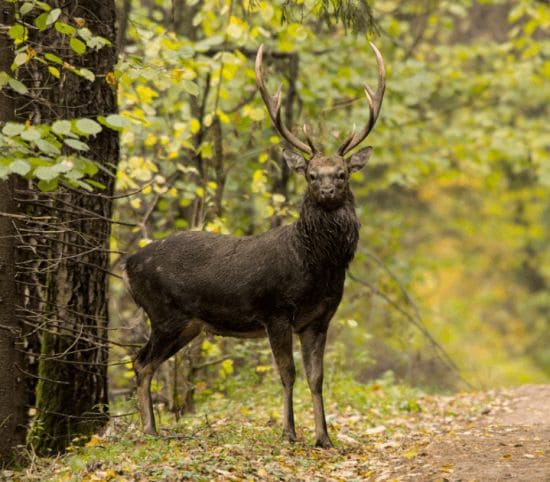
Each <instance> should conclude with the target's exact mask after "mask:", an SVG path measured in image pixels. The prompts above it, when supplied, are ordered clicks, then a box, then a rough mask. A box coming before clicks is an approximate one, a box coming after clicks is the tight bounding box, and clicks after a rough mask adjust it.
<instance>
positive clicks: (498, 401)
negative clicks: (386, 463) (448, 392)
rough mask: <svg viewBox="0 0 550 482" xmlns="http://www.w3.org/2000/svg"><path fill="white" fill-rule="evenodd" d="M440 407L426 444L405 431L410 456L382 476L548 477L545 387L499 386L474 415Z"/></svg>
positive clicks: (549, 410)
mask: <svg viewBox="0 0 550 482" xmlns="http://www.w3.org/2000/svg"><path fill="white" fill-rule="evenodd" d="M453 403H454V402H453ZM445 410H446V411H447V412H446V413H447V415H446V414H445V413H442V417H443V418H442V422H443V423H442V424H441V425H442V426H441V428H440V429H439V430H435V431H430V433H429V438H430V440H429V441H427V443H426V440H425V439H423V436H422V430H420V432H419V433H417V434H416V435H415V434H411V439H412V440H408V441H407V444H409V445H410V447H411V448H409V453H412V454H413V456H411V457H410V459H409V460H408V461H407V462H406V463H404V464H402V465H401V466H400V467H398V468H397V470H392V471H391V472H392V473H391V474H387V475H388V478H387V479H386V478H384V480H391V479H392V478H393V479H397V480H404V481H405V480H406V481H409V480H415V481H416V480H418V481H432V480H433V481H436V480H437V481H447V480H448V481H479V482H485V481H501V480H503V481H506V480H516V481H518V480H519V481H527V482H533V481H550V386H538V385H525V386H521V387H517V388H514V389H508V390H503V391H501V392H500V393H499V394H498V396H496V397H495V398H494V399H493V400H492V401H491V402H490V403H489V404H488V405H486V406H484V407H483V406H482V407H481V409H479V410H478V413H479V416H471V415H468V414H467V411H462V413H457V414H455V415H453V416H449V415H448V407H447V408H445ZM458 411H460V408H458ZM445 422H448V423H447V427H445ZM440 423H441V421H440ZM415 437H417V438H418V440H417V445H416V446H415V442H414V438H415ZM414 450H416V451H414ZM411 451H414V452H411Z"/></svg>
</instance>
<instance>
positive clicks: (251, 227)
mask: <svg viewBox="0 0 550 482" xmlns="http://www.w3.org/2000/svg"><path fill="white" fill-rule="evenodd" d="M306 3H307V2H306ZM220 5H222V8H219V6H220ZM285 5H286V2H280V3H278V2H258V3H252V2H251V3H247V2H244V3H243V4H241V3H240V2H221V3H219V2H214V1H211V0H205V1H203V2H198V3H195V4H194V5H193V7H192V8H191V9H190V10H185V11H184V12H182V16H183V15H185V16H186V18H189V19H191V21H190V22H188V23H185V22H182V21H179V22H178V19H177V18H175V19H170V16H169V15H168V14H167V12H168V11H169V9H168V5H165V4H164V3H163V2H158V3H157V4H156V5H154V6H145V5H139V4H134V6H133V9H132V12H131V15H132V20H133V21H132V22H131V23H130V24H129V28H128V36H129V39H130V41H129V44H128V46H127V47H126V49H125V52H126V56H125V57H124V58H123V60H122V62H121V63H120V68H119V71H118V72H117V76H118V78H119V81H120V87H121V90H120V101H121V106H122V115H124V116H125V117H126V118H128V119H130V122H131V125H130V126H129V127H128V128H127V129H125V131H124V134H123V144H124V149H125V152H124V156H123V162H122V164H121V169H120V170H119V173H118V186H119V188H120V189H121V190H127V189H132V190H134V189H137V188H139V189H141V191H140V193H139V194H134V195H133V196H132V198H131V199H127V200H121V201H120V204H119V208H118V211H117V216H118V217H120V218H121V219H128V218H131V219H138V225H139V227H137V228H135V229H134V232H133V233H125V232H124V231H123V230H120V231H119V233H118V236H117V238H116V239H115V240H114V246H115V248H116V249H119V248H123V247H128V249H129V250H131V249H132V244H133V243H140V244H144V243H146V242H148V240H149V239H154V238H159V237H163V236H165V235H166V234H168V233H169V232H171V231H172V230H173V229H174V227H176V228H178V229H186V228H193V227H202V228H203V229H209V230H214V231H218V232H231V233H233V234H236V235H243V234H249V233H255V232H260V231H262V230H265V229H267V228H268V227H269V226H270V225H273V224H276V223H278V222H280V221H281V220H284V221H285V222H288V221H291V220H292V219H294V218H295V216H296V203H297V202H298V200H299V198H300V193H301V191H302V190H303V184H302V182H301V180H300V179H298V178H295V177H291V178H290V179H286V178H285V172H284V167H283V166H282V164H281V160H280V157H279V153H278V148H277V143H278V141H279V140H278V138H277V137H275V136H274V135H273V130H272V128H271V127H270V125H269V121H268V119H267V117H266V115H265V110H264V107H263V105H262V103H261V100H260V99H259V96H257V95H256V94H255V86H254V70H253V62H252V61H253V58H254V54H255V51H256V48H257V46H258V45H259V44H260V43H264V44H266V51H267V52H268V56H267V63H268V66H267V72H268V77H269V78H268V81H269V84H270V85H269V88H270V90H274V86H273V85H271V84H275V82H274V81H273V78H276V79H278V80H280V81H282V82H283V90H284V92H285V93H287V98H288V97H289V96H290V98H291V102H289V104H288V105H290V107H291V109H290V118H291V121H292V124H293V125H295V126H296V125H301V124H303V123H306V122H307V123H308V124H311V128H312V130H313V132H314V136H315V137H316V138H317V139H322V140H323V143H324V144H325V146H324V147H325V149H326V150H327V152H328V151H330V149H333V148H334V146H336V145H338V141H339V140H340V141H341V139H342V138H343V137H344V136H345V135H346V134H347V132H348V131H349V129H350V128H351V127H352V124H353V123H357V124H358V125H361V124H362V123H363V122H365V121H366V119H367V117H368V106H367V103H366V100H365V98H364V96H363V94H362V92H361V85H362V83H363V82H364V81H365V80H367V81H368V82H369V83H370V82H373V80H372V79H373V78H374V77H375V67H374V59H373V58H372V54H371V52H370V50H369V48H368V44H367V40H368V38H367V37H366V36H364V35H349V34H346V32H345V29H344V28H342V27H341V26H338V25H336V24H332V25H327V24H322V23H319V22H317V20H316V19H315V17H314V16H308V15H306V16H300V17H299V18H297V17H292V16H288V15H287V17H286V20H287V22H286V23H283V22H281V20H282V18H283V15H284V7H285ZM212 12H217V13H216V14H214V13H212ZM374 13H375V15H377V16H378V17H377V18H379V27H380V32H382V35H381V37H380V38H375V39H373V40H374V42H375V43H376V44H377V45H378V47H379V48H380V50H381V51H382V52H383V54H384V57H385V59H386V63H387V75H388V80H387V84H388V90H387V93H386V98H385V101H384V105H383V108H382V115H381V118H380V120H379V122H378V124H377V126H376V129H375V131H374V132H373V133H372V134H371V138H372V141H371V142H372V143H373V145H374V147H375V154H374V156H373V158H372V161H371V164H370V167H368V168H367V169H366V170H365V171H364V172H363V173H358V174H356V175H355V183H354V192H355V193H356V197H357V204H358V211H359V214H360V218H361V219H362V220H363V227H362V233H361V239H362V244H361V247H360V250H359V253H358V254H357V259H356V261H355V262H354V263H353V266H352V268H351V272H352V274H353V278H351V279H350V280H348V282H347V283H348V284H347V287H346V298H345V300H344V303H343V304H342V306H341V309H340V311H339V313H338V314H337V315H336V317H335V321H334V322H333V332H332V335H331V341H330V342H329V354H328V356H329V358H330V357H332V358H334V359H335V360H338V364H339V365H338V366H339V369H341V370H347V371H350V372H351V373H353V374H354V376H355V377H357V378H358V379H360V380H367V379H369V378H370V377H373V376H374V377H376V376H377V375H379V374H380V373H382V372H383V371H384V370H385V369H387V368H388V367H391V368H392V369H393V370H394V371H395V372H396V373H397V374H398V376H399V377H404V378H407V379H408V380H410V381H411V382H412V383H420V384H423V385H427V386H431V387H444V388H448V387H449V386H453V385H455V384H456V383H460V376H459V375H457V373H456V372H455V371H454V369H453V366H452V363H451V362H449V360H447V359H446V358H445V357H444V355H442V351H441V347H442V348H443V350H446V351H447V352H448V354H449V355H450V356H451V359H452V360H454V362H456V364H457V365H458V368H459V370H460V371H461V372H462V374H463V376H464V378H465V379H466V380H467V381H469V382H470V383H473V384H483V385H485V384H489V385H493V384H499V383H514V382H526V381H542V380H546V379H547V377H548V374H549V373H550V365H549V364H548V360H549V359H550V355H548V351H547V346H548V343H546V341H544V340H548V338H549V337H550V330H549V326H550V320H549V319H548V313H549V310H548V306H549V303H550V298H549V297H548V289H547V288H548V276H549V275H550V271H549V268H548V266H549V259H550V258H549V256H550V254H549V252H548V249H547V243H545V240H546V239H547V238H548V229H549V225H548V222H547V219H548V216H547V213H548V203H547V199H548V189H549V178H548V163H547V162H544V161H545V159H546V158H547V155H548V149H549V142H550V140H549V133H548V128H547V122H546V117H547V115H548V108H547V105H548V103H547V99H548V90H547V88H545V87H544V85H545V81H546V84H547V80H548V76H549V75H550V71H549V70H548V60H547V54H548V49H549V48H550V47H549V44H548V40H547V39H546V37H544V32H547V30H548V27H549V20H548V10H547V9H546V8H545V7H544V5H543V4H541V3H532V2H527V1H522V2H517V3H516V4H514V5H513V8H512V7H511V6H508V5H500V3H499V2H484V3H475V2H474V3H473V4H472V3H471V2H467V1H464V2H440V3H438V4H437V5H432V4H431V3H429V2H426V3H418V2H400V3H399V4H397V3H395V2H392V1H384V2H377V4H376V5H375V10H374ZM486 18H491V19H493V24H494V27H492V30H490V29H489V26H488V24H487V22H486ZM295 21H299V23H297V22H295ZM269 53H272V54H273V56H274V57H270V56H269ZM296 65H298V67H296ZM373 83H374V82H373ZM294 90H296V92H294ZM293 96H294V97H293ZM288 105H286V104H285V107H288ZM287 112H288V108H287ZM285 183H286V184H285ZM282 186H283V187H282ZM220 200H221V201H220ZM128 240H129V241H130V244H128ZM537 283H538V284H537ZM115 290H116V291H115V292H116V293H117V295H116V296H117V300H119V302H117V309H119V310H121V313H122V314H123V317H131V316H132V311H131V310H132V309H131V308H130V309H128V308H126V304H125V301H124V298H120V296H121V295H122V293H123V290H122V288H121V287H117V288H115ZM429 332H431V333H432V335H433V338H432V339H431V340H430V339H427V338H426V333H429ZM434 339H435V340H436V341H435V343H436V344H435V345H434ZM215 343H216V344H217V343H221V342H215ZM437 343H439V345H438V344H437ZM256 349H257V348H256V347H255V345H252V347H251V345H250V344H248V342H246V343H243V342H241V341H239V342H234V341H231V340H224V341H223V348H222V350H221V353H220V355H219V356H229V357H230V358H231V359H233V360H234V361H235V367H236V368H235V370H236V371H238V370H239V369H240V366H241V363H242V362H241V361H239V360H240V355H239V353H240V351H241V350H242V351H243V352H245V353H252V352H254V350H256ZM203 353H206V352H203ZM203 356H207V355H204V354H203ZM260 358H261V357H256V356H252V358H251V359H250V363H252V364H256V365H257V366H265V364H266V362H265V360H264V361H262V360H261V359H260ZM207 359H208V358H207ZM245 363H246V362H245ZM208 373H209V375H208V384H215V383H216V381H215V380H216V375H215V373H216V372H212V371H209V372H208ZM220 383H221V382H220ZM223 383H226V382H223Z"/></svg>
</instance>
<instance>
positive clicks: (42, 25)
mask: <svg viewBox="0 0 550 482" xmlns="http://www.w3.org/2000/svg"><path fill="white" fill-rule="evenodd" d="M48 15H49V13H48V12H44V13H41V14H40V15H38V17H36V19H35V20H34V25H35V26H36V28H38V30H40V31H41V32H42V31H44V30H46V27H47V24H46V22H47V21H48Z"/></svg>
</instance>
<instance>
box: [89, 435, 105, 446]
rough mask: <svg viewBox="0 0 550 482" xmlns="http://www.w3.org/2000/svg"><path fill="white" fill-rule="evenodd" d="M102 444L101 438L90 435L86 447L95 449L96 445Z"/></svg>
mask: <svg viewBox="0 0 550 482" xmlns="http://www.w3.org/2000/svg"><path fill="white" fill-rule="evenodd" d="M102 442H103V440H102V439H101V437H100V436H99V435H96V434H94V435H92V437H91V438H90V440H89V441H88V442H87V443H86V447H95V446H97V445H101V443H102Z"/></svg>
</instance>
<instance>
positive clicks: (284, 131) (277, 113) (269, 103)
mask: <svg viewBox="0 0 550 482" xmlns="http://www.w3.org/2000/svg"><path fill="white" fill-rule="evenodd" d="M263 50H264V46H263V45H260V48H259V49H258V53H257V55H256V85H257V86H258V90H259V91H260V94H261V95H262V99H263V100H264V103H265V105H266V107H267V111H268V112H269V117H271V121H272V122H273V126H274V127H275V129H277V132H278V133H279V134H280V135H281V137H282V138H283V139H286V140H287V141H288V142H289V143H290V144H292V145H293V146H294V147H295V148H296V149H299V150H300V151H302V152H305V153H306V154H309V155H312V154H314V153H315V151H316V149H315V146H314V144H313V141H312V140H311V138H310V137H309V134H308V132H307V129H306V127H305V126H304V134H305V136H306V140H307V144H304V143H303V142H302V141H301V140H300V139H298V138H297V137H296V136H295V135H294V134H293V133H292V132H290V130H288V128H287V127H286V126H285V125H284V123H283V120H282V119H281V103H282V89H283V86H282V84H281V85H280V86H279V88H278V89H277V92H276V94H275V96H274V97H271V96H270V95H269V93H268V92H267V89H266V88H265V84H264V80H263V77H262V58H263Z"/></svg>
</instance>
